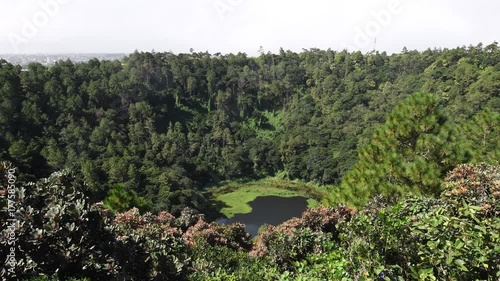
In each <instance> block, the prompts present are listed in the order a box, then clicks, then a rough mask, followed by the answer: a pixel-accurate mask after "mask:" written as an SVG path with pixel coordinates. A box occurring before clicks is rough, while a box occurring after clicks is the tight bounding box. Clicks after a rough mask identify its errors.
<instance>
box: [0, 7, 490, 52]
mask: <svg viewBox="0 0 500 281" xmlns="http://www.w3.org/2000/svg"><path fill="white" fill-rule="evenodd" d="M499 8H500V3H496V2H489V1H486V0H480V1H479V2H474V3H471V2H466V1H464V0H460V1H451V0H443V1H439V2H436V1H431V0H423V1H418V2H417V1H415V0H375V1H373V0H372V1H370V0H358V1H351V2H349V1H327V0H317V1H315V2H314V4H310V3H306V2H305V1H284V0H276V1H272V2H265V1H263V0H254V1H250V0H208V1H204V0H191V1H183V2H181V1H179V0H174V1H169V2H159V1H155V0H145V1H142V2H141V4H136V2H132V1H126V2H125V1H118V0H109V1H106V2H104V3H101V2H97V1H96V0H89V1H85V2H82V1H76V0H39V1H36V0H29V1H7V2H5V1H3V2H2V3H1V4H0V38H1V40H0V53H1V54H93V53H110V54H111V53H113V54H116V53H125V54H128V53H132V52H134V51H135V50H138V51H153V50H154V51H157V52H166V51H171V52H173V53H188V52H190V50H191V49H193V50H194V51H195V52H205V51H208V52H209V53H218V52H219V53H223V54H227V53H238V52H244V53H247V54H248V55H251V56H255V55H258V50H259V49H260V47H261V46H262V47H263V50H264V51H265V52H268V51H270V52H272V53H277V52H278V51H279V49H280V48H283V49H285V50H291V51H296V52H300V51H301V50H302V49H310V48H320V49H328V48H331V49H333V50H343V49H347V50H349V51H356V50H360V51H362V52H369V51H371V50H376V51H380V52H383V51H386V52H387V53H398V52H400V51H401V50H402V49H403V47H406V48H407V49H408V50H415V49H416V50H419V51H423V50H426V49H429V48H430V49H434V48H455V47H461V46H470V45H473V46H475V45H477V44H478V43H483V44H484V45H488V44H491V43H493V42H496V41H498V38H499V37H500V36H499V35H500V31H498V30H496V29H494V28H492V27H495V26H498V25H499V24H500V18H499V17H497V14H496V11H498V9H499Z"/></svg>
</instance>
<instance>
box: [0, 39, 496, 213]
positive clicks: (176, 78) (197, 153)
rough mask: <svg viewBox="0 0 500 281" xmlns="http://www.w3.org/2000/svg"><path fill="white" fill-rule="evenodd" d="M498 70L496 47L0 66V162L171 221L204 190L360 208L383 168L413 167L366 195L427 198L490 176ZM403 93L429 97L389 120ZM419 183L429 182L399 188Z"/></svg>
mask: <svg viewBox="0 0 500 281" xmlns="http://www.w3.org/2000/svg"><path fill="white" fill-rule="evenodd" d="M499 63H500V49H499V48H498V44H497V43H496V42H495V43H493V44H490V45H487V46H483V45H482V44H479V45H477V46H470V47H461V48H456V49H444V50H441V49H434V50H431V49H429V50H427V51H423V52H418V51H407V50H406V49H405V50H403V51H402V52H401V53H399V54H393V55H388V54H386V53H379V52H371V53H368V54H363V53H361V52H347V51H340V52H339V51H333V50H319V49H310V50H304V51H303V52H301V53H294V52H291V51H285V50H280V52H279V54H272V53H262V54H261V55H260V56H259V57H255V58H254V57H248V56H247V55H245V54H243V53H238V54H228V55H221V54H213V55H212V54H209V53H194V52H193V53H189V54H178V55H175V54H172V53H156V52H151V53H142V52H141V53H139V52H135V53H133V54H131V55H129V56H128V57H126V58H125V59H124V60H122V61H99V60H97V59H92V60H90V61H88V62H85V63H78V64H74V63H72V62H71V61H60V62H58V63H56V64H55V65H54V66H52V67H45V66H43V65H41V64H37V63H34V64H30V65H29V66H28V68H27V69H21V67H19V66H15V65H11V64H9V63H7V62H6V61H1V62H0V85H1V88H0V131H1V132H2V133H1V134H0V158H2V159H4V160H8V161H11V162H13V163H14V164H15V165H16V166H17V167H19V170H20V172H21V173H22V177H24V179H25V180H30V179H34V178H38V177H46V176H48V175H49V174H50V173H51V172H53V171H57V170H61V169H68V170H70V171H72V172H74V173H75V175H76V176H77V178H78V179H80V180H83V181H84V182H85V183H86V184H87V186H88V188H89V190H90V191H91V192H92V194H93V195H92V198H93V200H95V201H100V200H103V199H104V197H105V196H106V195H107V194H108V193H109V194H111V195H113V194H115V196H117V197H120V196H121V198H122V199H123V198H128V199H127V200H129V201H130V202H135V203H134V205H140V206H145V207H148V206H147V205H148V204H150V203H151V202H152V206H149V207H152V209H153V210H157V211H159V210H167V211H170V212H173V213H175V214H178V213H179V212H180V211H181V210H182V209H183V208H184V207H186V206H189V207H192V208H195V209H198V210H203V209H204V208H205V207H206V206H207V204H208V203H207V199H206V198H205V196H204V195H203V194H202V190H203V187H205V186H207V185H211V184H217V183H219V182H220V181H223V180H232V179H239V178H263V177H267V176H273V175H277V174H279V175H281V176H283V177H287V178H290V179H302V180H305V181H313V182H316V183H319V184H333V185H338V184H339V183H340V182H341V179H342V177H344V176H345V177H346V180H344V182H352V183H356V182H361V183H362V184H361V185H358V184H356V188H357V189H355V190H352V191H350V189H351V186H346V185H345V184H343V185H341V189H344V190H347V191H346V192H345V193H346V195H345V196H344V195H342V196H339V198H340V197H343V199H344V200H351V199H352V197H356V196H357V195H356V192H360V193H361V194H363V196H362V198H363V200H362V201H360V202H353V204H354V205H360V204H362V203H364V202H365V199H366V200H368V199H369V197H370V196H369V195H370V194H372V195H373V193H376V192H373V191H370V192H367V191H366V190H365V191H360V190H361V189H363V188H364V189H366V188H368V187H366V188H365V187H363V184H366V183H367V180H366V177H365V176H366V175H361V174H360V172H359V171H361V170H362V171H363V172H366V171H367V167H371V168H373V169H372V172H371V173H373V174H377V175H379V176H381V175H382V174H387V172H388V171H389V170H388V168H387V167H385V168H384V167H382V166H383V165H385V164H387V163H388V161H389V162H391V161H393V162H391V163H393V164H394V163H406V162H407V161H411V162H412V163H413V164H412V165H408V166H405V167H403V168H402V169H406V170H405V171H395V172H394V173H395V176H394V178H393V179H394V180H389V181H387V178H383V177H380V178H379V180H378V182H380V183H384V182H385V183H386V184H393V185H394V184H395V185H398V186H401V185H402V186H404V187H405V188H406V189H408V188H410V189H411V188H416V184H418V183H420V182H422V181H425V182H426V183H427V184H426V185H425V186H424V187H422V188H421V189H419V190H416V191H418V192H423V193H434V194H438V193H439V192H440V190H433V188H435V187H437V186H439V183H440V179H442V177H443V175H444V174H445V173H446V172H447V171H449V170H450V169H452V168H453V167H454V166H455V165H456V164H459V163H463V162H481V161H485V162H489V163H490V164H498V159H500V157H499V152H498V147H499V139H498V126H499V125H498V118H499V117H498V112H500V96H499V92H500V64H499ZM415 92H423V93H429V94H430V96H431V97H429V96H427V97H422V96H425V94H422V95H421V99H422V98H423V99H424V101H423V102H424V103H427V105H425V104H424V105H422V104H421V103H419V102H418V101H415V102H413V105H411V101H410V102H408V103H407V105H406V108H404V106H400V107H399V108H396V109H395V107H396V105H397V104H399V103H401V102H402V101H404V100H405V99H406V98H407V97H409V96H410V95H411V94H413V93H415ZM411 106H416V107H417V108H418V109H419V110H421V111H422V112H421V114H422V115H421V116H416V115H415V116H412V114H414V113H413V110H414V109H413V108H412V107H411ZM393 109H395V110H396V111H397V112H394V113H393V114H392V115H391V117H390V118H389V119H387V116H388V114H389V113H390V112H391V111H392V110H393ZM415 114H417V113H415ZM386 119H387V120H386ZM386 121H387V122H386ZM403 121H404V122H403ZM384 123H386V124H385V125H384V126H385V127H381V128H379V126H380V125H382V124H384ZM408 126H413V127H414V128H408ZM377 128H379V129H377ZM495 128H496V129H495ZM376 129H377V130H376ZM495 130H496V131H495ZM395 132H400V133H395ZM495 133H496V134H495ZM372 135H373V137H372ZM384 142H385V143H386V144H384V145H389V146H390V147H391V148H390V149H389V150H390V151H389V152H391V151H392V152H393V153H400V156H401V157H400V158H399V159H393V158H391V157H392V156H391V155H390V153H389V152H388V151H382V150H381V146H382V145H383V144H381V143H384ZM455 144H460V147H459V148H458V149H457V148H454V147H452V146H453V145H455ZM407 145H409V146H411V148H410V149H408V147H406V146H407ZM398 146H399V147H398ZM361 148H362V149H361ZM359 149H361V150H360V154H359V155H358V150H359ZM375 150H376V151H378V152H376V151H375ZM457 151H460V153H459V154H456V153H455V152H457ZM377 153H378V154H377ZM370 157H371V158H374V157H377V158H378V159H369V158H370ZM358 159H359V160H360V161H359V163H358V164H356V165H355V163H356V162H357V161H358ZM384 159H385V160H384ZM436 161H446V163H444V164H441V163H438V164H437V165H434V164H430V163H436ZM374 163H378V164H380V165H378V166H376V165H374ZM384 163H385V164H384ZM353 167H354V169H353V171H351V172H350V173H349V174H346V173H347V172H348V171H349V170H350V169H351V168H353ZM377 167H382V168H377ZM423 167H429V169H428V171H426V173H423V174H422V176H423V177H427V179H423V180H422V179H420V180H417V179H416V178H415V176H412V175H410V176H408V175H407V174H408V173H410V174H411V170H415V169H417V170H418V169H421V168H423ZM356 171H358V172H357V173H358V174H356ZM409 171H410V172H409ZM369 176H370V177H371V176H373V175H372V174H370V175H369ZM363 177H365V179H363ZM408 177H409V178H408ZM412 177H413V178H412ZM419 177H420V175H419ZM430 178H432V180H431V179H430ZM360 188H361V189H360ZM384 188H385V187H380V190H379V191H380V192H381V193H384V194H385V191H384ZM110 190H111V191H110ZM332 192H333V193H335V192H336V191H332ZM418 192H417V193H418ZM349 193H352V194H354V195H353V196H351V195H349ZM399 193H401V194H404V193H405V192H403V191H401V192H399ZM365 195H366V196H365ZM142 197H144V198H146V200H147V201H149V202H150V203H148V202H143V201H141V200H142ZM115 199H116V198H115ZM109 200H111V201H110V202H112V201H113V198H111V199H109ZM124 200H125V199H124ZM339 200H340V199H339ZM115 201H116V200H115Z"/></svg>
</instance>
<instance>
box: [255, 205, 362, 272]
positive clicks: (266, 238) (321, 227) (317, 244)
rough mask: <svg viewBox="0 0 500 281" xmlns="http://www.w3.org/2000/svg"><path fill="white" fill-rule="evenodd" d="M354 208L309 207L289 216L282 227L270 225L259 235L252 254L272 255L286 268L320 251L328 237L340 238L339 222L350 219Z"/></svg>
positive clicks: (269, 256)
mask: <svg viewBox="0 0 500 281" xmlns="http://www.w3.org/2000/svg"><path fill="white" fill-rule="evenodd" d="M353 213H354V212H353V210H351V209H348V208H346V207H344V206H340V207H338V208H327V207H323V206H321V207H318V208H315V209H308V210H306V211H305V212H304V213H303V214H302V216H301V217H300V218H293V219H290V220H288V221H286V222H284V223H282V224H280V225H279V226H276V227H275V226H267V227H266V228H264V229H263V230H262V231H261V232H260V233H259V235H258V237H257V240H256V241H255V244H254V247H253V249H252V252H251V254H252V255H255V256H259V257H265V258H269V259H270V260H271V261H272V262H273V263H275V264H277V265H278V266H282V267H283V268H289V267H290V266H291V264H292V263H293V262H295V261H300V260H302V259H304V258H305V257H306V256H307V255H309V254H312V253H320V252H321V251H322V245H323V244H324V243H325V242H326V241H328V240H332V239H333V240H337V239H338V230H337V228H336V225H337V224H338V223H339V222H341V221H348V220H350V218H351V216H352V215H353Z"/></svg>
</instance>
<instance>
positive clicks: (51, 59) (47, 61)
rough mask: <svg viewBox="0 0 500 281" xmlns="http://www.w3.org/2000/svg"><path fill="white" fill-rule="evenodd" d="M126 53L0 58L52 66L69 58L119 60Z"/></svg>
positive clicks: (4, 56) (77, 59)
mask: <svg viewBox="0 0 500 281" xmlns="http://www.w3.org/2000/svg"><path fill="white" fill-rule="evenodd" d="M126 55H127V54H124V53H117V54H102V53H88V54H5V55H2V54H0V59H4V60H6V61H8V62H10V63H12V64H15V65H21V66H22V67H23V68H26V67H27V66H28V65H29V64H30V63H32V62H38V63H41V64H43V65H46V66H52V65H54V64H55V63H56V62H58V61H61V60H67V59H70V60H71V61H73V62H74V63H79V62H85V61H89V60H90V59H93V58H97V59H99V60H121V59H122V58H123V57H125V56H126Z"/></svg>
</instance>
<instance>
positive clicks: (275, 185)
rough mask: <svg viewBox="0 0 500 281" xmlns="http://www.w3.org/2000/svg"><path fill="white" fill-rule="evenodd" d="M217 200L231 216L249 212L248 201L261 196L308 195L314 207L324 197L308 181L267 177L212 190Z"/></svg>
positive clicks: (311, 205) (308, 201)
mask: <svg viewBox="0 0 500 281" xmlns="http://www.w3.org/2000/svg"><path fill="white" fill-rule="evenodd" d="M210 191H211V193H212V194H213V200H214V201H215V202H219V203H222V205H223V206H224V207H223V208H222V209H221V210H220V212H221V213H222V214H224V215H225V216H226V217H228V218H231V217H233V216H234V215H235V214H248V213H250V212H252V208H251V207H250V205H248V203H250V202H252V201H253V200H255V198H257V197H259V196H280V197H286V198H289V197H296V196H301V197H306V198H308V200H307V203H308V207H310V208H314V207H315V206H317V205H318V204H319V201H321V199H322V198H323V194H322V193H321V192H319V191H317V189H316V188H315V187H314V186H313V185H311V184H307V183H301V182H292V181H287V180H280V179H275V178H267V179H262V180H258V181H251V182H245V183H239V182H231V183H228V184H226V185H224V186H222V187H218V188H214V189H212V190H210Z"/></svg>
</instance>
